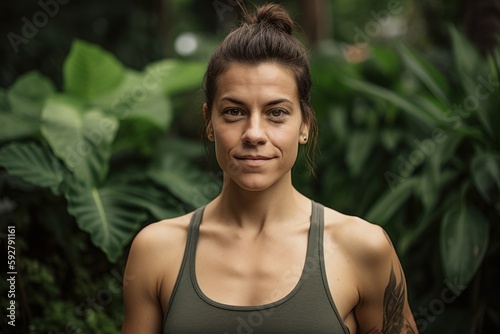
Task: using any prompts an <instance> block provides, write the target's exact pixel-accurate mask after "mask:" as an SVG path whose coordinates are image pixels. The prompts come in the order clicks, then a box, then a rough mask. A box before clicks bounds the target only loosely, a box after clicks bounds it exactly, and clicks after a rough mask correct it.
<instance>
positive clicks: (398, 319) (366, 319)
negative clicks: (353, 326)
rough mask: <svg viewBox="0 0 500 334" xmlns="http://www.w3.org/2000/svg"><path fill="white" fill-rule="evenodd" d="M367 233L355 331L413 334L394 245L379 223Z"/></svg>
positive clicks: (415, 329)
mask: <svg viewBox="0 0 500 334" xmlns="http://www.w3.org/2000/svg"><path fill="white" fill-rule="evenodd" d="M374 230H375V231H373V232H375V233H370V242H369V246H368V248H369V249H365V251H366V256H365V259H364V260H363V262H364V263H363V266H362V268H364V270H363V271H362V272H361V273H360V276H361V280H360V282H361V285H360V287H359V291H360V302H359V304H358V305H357V306H356V308H355V310H354V311H355V315H356V320H357V322H358V333H361V334H379V333H380V334H415V333H418V330H417V326H416V324H415V320H414V319H413V315H412V312H411V309H410V306H409V304H408V295H407V287H406V280H405V275H404V272H403V268H402V266H401V264H400V262H399V259H398V256H397V254H396V251H395V250H394V247H393V245H392V243H391V241H390V239H389V237H388V236H387V234H386V233H385V231H384V230H383V229H382V228H381V227H378V226H377V227H375V228H374Z"/></svg>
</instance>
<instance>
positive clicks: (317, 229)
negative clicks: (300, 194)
mask: <svg viewBox="0 0 500 334" xmlns="http://www.w3.org/2000/svg"><path fill="white" fill-rule="evenodd" d="M311 203H312V210H311V226H310V230H309V249H308V252H309V254H310V255H312V256H314V257H318V256H320V253H319V252H320V251H321V248H322V244H323V238H322V234H323V233H322V232H323V225H324V222H323V220H324V213H323V211H324V210H323V205H321V204H320V203H317V202H315V201H312V200H311Z"/></svg>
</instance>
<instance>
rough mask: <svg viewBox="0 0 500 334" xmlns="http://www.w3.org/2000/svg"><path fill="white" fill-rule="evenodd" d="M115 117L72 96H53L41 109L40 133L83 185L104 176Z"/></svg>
mask: <svg viewBox="0 0 500 334" xmlns="http://www.w3.org/2000/svg"><path fill="white" fill-rule="evenodd" d="M117 129H118V121H117V120H116V118H114V117H112V116H106V115H104V114H103V113H102V112H101V111H99V110H96V109H94V110H87V111H85V112H84V110H83V106H82V105H81V104H79V103H77V102H75V101H74V100H72V99H69V98H67V97H64V96H54V97H51V98H49V99H48V101H47V103H46V104H45V107H44V109H43V112H42V134H43V136H44V137H45V139H46V140H47V142H48V143H49V145H50V146H51V148H52V150H53V151H54V154H55V155H56V156H57V157H59V158H60V159H62V160H63V161H64V163H65V164H66V166H67V167H68V169H70V170H71V171H72V172H73V173H74V175H75V177H76V178H77V179H79V180H80V181H82V182H83V183H84V184H86V185H89V186H90V185H97V184H99V183H100V182H102V181H103V180H104V177H105V176H106V174H107V170H108V161H109V158H110V155H111V144H112V142H113V140H114V137H115V134H116V131H117Z"/></svg>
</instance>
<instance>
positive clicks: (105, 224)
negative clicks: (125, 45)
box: [0, 41, 203, 261]
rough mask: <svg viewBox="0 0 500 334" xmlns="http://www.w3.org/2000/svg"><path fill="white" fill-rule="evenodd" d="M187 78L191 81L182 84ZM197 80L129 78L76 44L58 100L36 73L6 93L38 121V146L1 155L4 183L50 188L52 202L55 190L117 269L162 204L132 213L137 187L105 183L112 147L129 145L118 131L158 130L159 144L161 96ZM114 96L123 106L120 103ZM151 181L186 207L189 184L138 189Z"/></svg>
mask: <svg viewBox="0 0 500 334" xmlns="http://www.w3.org/2000/svg"><path fill="white" fill-rule="evenodd" d="M186 73H188V74H189V76H190V79H189V80H188V79H185V78H183V76H184V74H186ZM202 73H203V72H202V66H200V64H191V63H187V64H183V63H181V62H178V61H170V60H165V61H163V62H159V63H156V64H153V65H151V66H150V67H148V69H146V71H145V72H144V73H136V72H133V71H128V70H126V69H124V67H123V66H122V65H121V63H120V62H119V61H118V60H117V59H116V58H114V56H112V55H111V54H109V53H108V52H106V51H104V50H102V49H101V48H99V47H98V46H95V45H92V44H89V43H87V42H84V41H76V42H75V43H74V44H73V47H72V49H71V52H70V53H69V55H68V58H67V59H66V62H65V63H64V86H65V90H64V92H62V93H55V92H54V90H53V88H52V86H51V85H50V83H49V82H48V80H47V79H45V78H43V77H42V76H41V75H39V74H36V73H29V74H27V75H25V76H23V77H21V78H20V79H19V80H18V81H17V82H16V83H15V84H14V85H13V87H12V88H11V89H9V91H8V92H7V99H8V101H7V102H8V103H9V105H10V108H11V110H12V112H13V113H14V112H16V113H17V114H19V115H23V116H25V117H31V118H33V119H34V120H35V119H36V120H37V121H38V125H39V130H38V131H39V132H40V134H41V138H39V140H38V144H37V143H35V142H30V143H21V142H19V143H13V144H10V145H9V146H6V147H4V148H2V150H1V151H0V163H1V165H2V166H4V167H6V168H7V171H8V173H9V175H10V176H14V177H20V178H22V179H23V180H24V181H26V182H29V183H31V184H33V185H36V186H39V187H49V188H51V189H52V191H53V192H54V193H55V194H59V190H60V189H61V190H62V191H63V192H64V196H65V197H66V199H67V201H68V212H69V213H70V214H71V215H73V216H74V217H75V218H76V222H77V223H78V226H79V227H80V228H81V229H82V230H84V231H86V232H88V233H89V234H90V235H91V237H92V238H91V239H92V241H93V243H94V244H95V245H96V246H98V247H99V248H101V249H102V250H103V251H104V252H105V253H106V254H107V256H108V258H109V259H110V260H111V261H116V260H117V259H118V258H119V257H120V256H121V254H122V251H123V248H124V247H125V246H126V245H127V243H128V242H129V241H130V239H131V238H132V236H133V235H134V234H135V233H136V232H137V230H138V229H139V227H140V226H141V222H144V221H145V219H146V217H147V216H148V214H151V213H153V214H154V213H155V212H161V211H162V210H161V209H160V208H152V207H151V206H152V205H164V204H165V203H158V202H157V203H156V204H147V205H143V206H141V205H135V203H136V202H137V201H136V197H137V196H136V195H135V193H136V190H137V189H136V188H137V186H133V185H132V184H131V181H132V179H131V178H129V179H127V177H126V175H125V176H124V177H123V178H122V179H121V180H120V182H118V183H115V184H113V183H110V180H109V178H110V172H109V166H110V163H112V162H113V158H115V156H114V155H113V146H114V145H116V144H120V142H123V141H127V140H128V141H134V137H133V136H130V135H129V136H125V137H123V136H118V131H119V127H120V126H121V125H122V123H127V122H131V123H135V124H136V127H135V129H140V127H139V125H140V124H148V126H147V127H146V128H145V129H147V130H150V128H151V127H154V128H157V129H158V130H159V131H158V132H153V134H156V136H158V135H159V134H161V132H162V131H165V130H167V128H168V125H169V124H170V119H171V118H172V116H171V113H172V110H171V108H170V107H169V105H170V102H169V97H168V96H169V95H166V94H165V93H166V92H168V93H173V92H177V93H178V92H181V91H182V90H186V89H190V88H192V87H193V86H194V85H195V83H196V84H197V83H199V82H200V81H201V75H202ZM177 78H179V79H180V80H177ZM167 79H168V80H167ZM177 82H179V84H178V85H176V83H177ZM120 96H124V97H125V98H124V99H122V100H120V98H119V97H120ZM113 101H116V102H115V103H113ZM5 113H6V112H5ZM20 123H21V122H20ZM38 131H37V132H38ZM138 131H139V130H138ZM132 135H133V133H132ZM32 138H33V139H38V138H34V137H32ZM6 139H11V136H8V137H4V138H3V140H4V141H5V140H6ZM154 140H155V138H154V136H153V135H150V136H147V135H146V138H145V141H147V142H148V144H150V145H153V144H154ZM117 142H118V143H117ZM47 144H48V145H47ZM166 153H168V152H166ZM162 157H163V156H162V155H160V157H159V158H162ZM151 161H152V160H151ZM177 163H180V164H181V165H184V166H183V170H182V172H186V171H188V172H189V171H190V170H193V173H196V171H195V170H194V169H193V167H192V166H191V165H187V163H186V162H184V161H182V159H179V158H178V159H177V160H174V161H173V162H172V163H171V167H170V168H169V169H171V170H174V169H175V168H177V166H178V165H177ZM130 165H133V161H130V164H129V166H130ZM126 167H127V164H124V165H123V166H122V168H119V169H117V170H114V171H113V174H118V175H120V173H123V172H125V171H126ZM177 170H179V169H178V168H177ZM198 173H199V172H198ZM174 179H175V178H174ZM176 179H177V180H179V179H182V178H179V177H177V178H176ZM155 181H158V182H159V184H162V185H166V184H167V185H169V186H168V187H170V191H171V193H172V194H174V195H175V196H176V197H177V198H178V199H179V200H178V203H177V206H178V205H182V204H183V203H184V204H187V205H188V206H192V204H190V203H189V201H190V199H191V198H192V194H191V193H190V191H191V186H192V185H191V184H186V185H185V186H184V187H177V186H175V185H170V183H171V182H172V179H171V178H169V175H167V174H165V175H159V176H158V175H156V173H154V177H153V178H151V179H148V180H143V184H142V186H146V185H148V184H151V185H153V184H154V182H155ZM168 187H167V188H168ZM139 202H140V201H139ZM155 218H157V219H160V218H163V217H155Z"/></svg>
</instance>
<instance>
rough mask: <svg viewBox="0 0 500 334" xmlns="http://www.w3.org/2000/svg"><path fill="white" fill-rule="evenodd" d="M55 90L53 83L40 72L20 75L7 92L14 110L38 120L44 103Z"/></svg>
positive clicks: (16, 112) (18, 113)
mask: <svg viewBox="0 0 500 334" xmlns="http://www.w3.org/2000/svg"><path fill="white" fill-rule="evenodd" d="M53 92H54V86H53V85H52V83H51V82H50V81H49V79H47V78H46V77H44V76H43V75H41V74H40V73H38V72H29V73H27V74H24V75H23V76H21V77H19V79H17V80H16V82H15V83H14V85H12V87H11V88H10V89H9V91H8V93H7V99H8V101H9V104H10V107H11V109H12V112H13V113H15V114H17V115H21V116H25V117H28V118H29V119H31V120H36V121H38V120H39V119H40V114H41V112H42V107H43V103H44V102H45V100H46V99H47V97H48V96H49V95H50V94H52V93H53Z"/></svg>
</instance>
